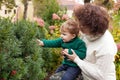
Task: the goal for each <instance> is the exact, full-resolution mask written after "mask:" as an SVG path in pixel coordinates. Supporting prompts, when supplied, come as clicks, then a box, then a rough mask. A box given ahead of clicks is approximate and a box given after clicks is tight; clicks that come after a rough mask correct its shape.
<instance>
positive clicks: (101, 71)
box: [63, 51, 114, 80]
mask: <svg viewBox="0 0 120 80" xmlns="http://www.w3.org/2000/svg"><path fill="white" fill-rule="evenodd" d="M72 52H73V54H72V55H69V54H68V53H67V52H65V51H63V54H65V55H66V56H67V57H68V58H69V59H70V60H72V61H74V62H75V63H76V64H77V65H78V66H79V67H80V68H81V69H82V72H83V73H84V74H85V75H86V76H87V77H88V78H91V79H93V80H106V79H105V76H107V75H108V74H106V72H108V71H109V70H110V71H111V69H113V68H112V67H111V63H113V54H110V55H109V54H108V55H102V56H98V57H97V61H96V63H94V64H92V63H90V62H87V61H83V60H81V59H80V58H79V57H78V56H77V55H76V53H75V52H74V51H72ZM113 64H114V63H113ZM109 73H112V74H113V72H109ZM113 75H114V74H113Z"/></svg>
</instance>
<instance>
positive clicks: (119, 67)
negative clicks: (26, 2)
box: [0, 0, 120, 80]
mask: <svg viewBox="0 0 120 80" xmlns="http://www.w3.org/2000/svg"><path fill="white" fill-rule="evenodd" d="M39 1H41V2H39ZM45 1H46V0H45ZM36 4H40V5H39V7H38V8H37V9H39V11H38V10H36V9H35V13H34V14H35V15H36V16H37V17H34V20H33V21H32V22H31V21H29V20H25V19H22V20H17V21H14V22H12V21H11V19H10V18H0V80H48V77H49V76H50V75H51V74H52V73H53V72H54V71H55V69H56V68H57V67H58V66H59V65H60V64H61V60H62V57H61V55H60V51H61V49H59V48H58V49H56V48H55V49H54V48H43V47H40V46H39V45H38V44H37V43H36V39H37V38H38V39H55V38H57V37H59V36H60V33H59V28H60V25H61V24H62V23H63V22H64V21H66V20H67V19H69V18H70V17H69V16H68V15H67V14H66V8H61V7H60V6H59V4H58V3H57V2H56V0H47V1H46V2H44V0H38V2H36ZM43 4H44V5H43ZM111 6H112V7H111ZM36 7H37V5H36V6H35V8H36ZM105 7H106V8H107V9H108V12H109V14H110V16H111V17H110V28H109V30H110V32H111V33H112V35H113V37H114V40H115V42H116V45H117V47H118V52H117V53H116V55H115V61H114V63H115V66H116V77H117V80H120V2H117V3H114V4H113V3H112V4H110V3H109V4H107V5H105ZM43 10H44V11H43Z"/></svg>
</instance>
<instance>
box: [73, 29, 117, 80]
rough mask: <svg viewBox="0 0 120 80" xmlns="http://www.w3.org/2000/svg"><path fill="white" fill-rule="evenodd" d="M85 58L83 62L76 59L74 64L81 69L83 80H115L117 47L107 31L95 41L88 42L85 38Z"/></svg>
mask: <svg viewBox="0 0 120 80" xmlns="http://www.w3.org/2000/svg"><path fill="white" fill-rule="evenodd" d="M83 40H84V41H85V43H86V46H87V56H86V58H85V59H84V60H81V59H80V58H78V57H76V58H75V59H74V62H76V63H77V64H78V66H79V67H80V68H81V69H82V73H83V76H84V79H85V80H116V75H115V73H116V72H115V65H114V55H115V54H116V53H117V47H116V44H115V42H114V39H113V37H112V35H111V33H110V32H109V31H106V32H105V34H104V35H103V36H102V37H101V38H99V39H98V40H96V41H93V42H90V41H88V40H87V39H86V38H85V37H83Z"/></svg>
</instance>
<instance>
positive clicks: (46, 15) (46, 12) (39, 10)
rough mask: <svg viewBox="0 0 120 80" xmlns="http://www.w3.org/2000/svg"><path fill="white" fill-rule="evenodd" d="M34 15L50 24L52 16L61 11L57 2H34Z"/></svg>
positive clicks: (51, 0) (35, 0)
mask: <svg viewBox="0 0 120 80" xmlns="http://www.w3.org/2000/svg"><path fill="white" fill-rule="evenodd" d="M33 3H34V10H35V11H34V15H37V16H39V17H41V18H42V19H43V20H45V21H46V23H48V24H51V21H52V20H51V19H52V14H53V13H57V12H58V11H59V10H61V8H60V6H59V4H58V2H57V0H34V1H33Z"/></svg>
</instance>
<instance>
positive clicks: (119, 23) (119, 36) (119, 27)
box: [111, 10, 120, 80]
mask: <svg viewBox="0 0 120 80" xmlns="http://www.w3.org/2000/svg"><path fill="white" fill-rule="evenodd" d="M112 19H113V20H112V24H113V29H112V31H111V33H112V34H113V37H114V40H115V42H116V43H120V10H118V11H116V12H115V13H114V14H113V16H112ZM115 66H116V77H117V79H116V80H120V50H118V52H117V54H116V55H115Z"/></svg>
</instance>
